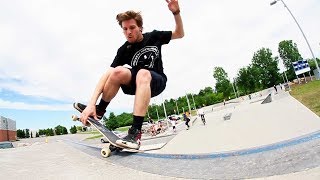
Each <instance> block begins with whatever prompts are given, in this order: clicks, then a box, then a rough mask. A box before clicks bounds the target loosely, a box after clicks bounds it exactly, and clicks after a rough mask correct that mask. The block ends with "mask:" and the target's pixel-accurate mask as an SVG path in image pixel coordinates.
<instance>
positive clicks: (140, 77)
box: [136, 69, 152, 85]
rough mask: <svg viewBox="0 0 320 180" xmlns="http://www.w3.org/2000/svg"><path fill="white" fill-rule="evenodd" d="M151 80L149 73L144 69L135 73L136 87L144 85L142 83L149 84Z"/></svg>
mask: <svg viewBox="0 0 320 180" xmlns="http://www.w3.org/2000/svg"><path fill="white" fill-rule="evenodd" d="M151 79H152V77H151V73H150V71H148V70H146V69H140V70H139V71H138V73H137V78H136V83H137V85H138V84H144V83H148V84H150V82H151Z"/></svg>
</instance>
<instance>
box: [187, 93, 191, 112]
mask: <svg viewBox="0 0 320 180" xmlns="http://www.w3.org/2000/svg"><path fill="white" fill-rule="evenodd" d="M186 97H187V103H188V107H189V112H190V116H191V107H190V102H189V98H188V94H186Z"/></svg>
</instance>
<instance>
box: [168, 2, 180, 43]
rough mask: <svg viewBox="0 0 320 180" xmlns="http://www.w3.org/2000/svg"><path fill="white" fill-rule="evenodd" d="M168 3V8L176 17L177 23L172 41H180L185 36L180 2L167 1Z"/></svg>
mask: <svg viewBox="0 0 320 180" xmlns="http://www.w3.org/2000/svg"><path fill="white" fill-rule="evenodd" d="M166 1H167V3H168V8H169V10H170V11H171V12H172V14H173V16H174V20H175V22H176V28H175V30H174V31H172V36H171V39H179V38H182V37H183V36H184V30H183V23H182V19H181V15H180V7H179V3H178V0H166Z"/></svg>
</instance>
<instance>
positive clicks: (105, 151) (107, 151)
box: [101, 148, 111, 158]
mask: <svg viewBox="0 0 320 180" xmlns="http://www.w3.org/2000/svg"><path fill="white" fill-rule="evenodd" d="M110 154H111V150H110V149H109V148H102V149H101V155H102V157H104V158H107V157H109V156H110Z"/></svg>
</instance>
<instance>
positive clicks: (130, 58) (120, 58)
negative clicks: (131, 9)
mask: <svg viewBox="0 0 320 180" xmlns="http://www.w3.org/2000/svg"><path fill="white" fill-rule="evenodd" d="M171 35H172V32H171V31H157V30H154V31H152V32H149V33H145V34H143V40H142V41H141V42H138V43H129V42H128V41H126V42H125V43H124V44H123V45H122V46H121V47H120V48H119V49H118V52H117V55H116V57H115V58H114V60H113V62H112V64H111V67H117V66H122V65H125V64H128V65H130V66H131V67H132V68H138V69H149V70H153V71H155V72H158V73H159V74H160V75H163V76H164V77H165V78H166V76H165V75H164V72H163V65H162V57H161V46H162V45H163V44H168V43H169V42H170V40H171Z"/></svg>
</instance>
